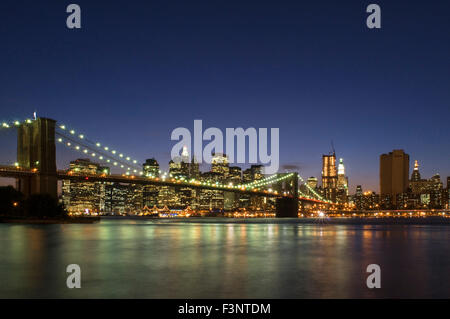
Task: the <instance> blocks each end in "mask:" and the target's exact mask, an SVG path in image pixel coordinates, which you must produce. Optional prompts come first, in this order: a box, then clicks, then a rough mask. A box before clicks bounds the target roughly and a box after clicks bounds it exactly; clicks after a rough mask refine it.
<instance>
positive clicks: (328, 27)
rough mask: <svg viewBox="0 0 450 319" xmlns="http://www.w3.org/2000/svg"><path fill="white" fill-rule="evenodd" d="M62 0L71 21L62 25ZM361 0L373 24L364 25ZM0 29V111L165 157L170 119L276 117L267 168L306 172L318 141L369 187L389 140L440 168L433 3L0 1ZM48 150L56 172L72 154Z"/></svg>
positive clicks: (217, 121) (443, 31) (447, 20)
mask: <svg viewBox="0 0 450 319" xmlns="http://www.w3.org/2000/svg"><path fill="white" fill-rule="evenodd" d="M70 3H77V4H79V5H80V6H81V10H82V29H80V30H70V29H68V28H67V27H66V18H67V16H68V14H67V13H66V6H67V5H69V4H70ZM370 3H377V4H379V5H380V6H381V9H382V29H381V30H370V29H368V28H367V27H366V17H367V16H368V14H367V13H366V12H365V11H366V10H365V9H366V7H367V5H368V4H370ZM0 41H1V42H0V43H1V47H0V66H1V72H0V106H1V113H0V120H11V119H16V118H17V119H24V118H26V117H31V116H32V113H33V111H35V110H37V112H38V115H39V116H44V117H51V118H54V119H56V120H58V122H60V123H64V124H66V125H69V126H71V127H73V128H75V129H77V130H78V131H80V132H83V133H84V134H85V135H86V136H89V137H91V139H94V140H98V141H99V142H102V143H104V144H108V145H110V146H111V147H115V148H117V149H118V150H120V151H122V152H123V153H125V154H129V155H130V156H134V157H135V158H137V159H139V160H144V159H146V158H149V157H156V158H157V160H158V161H159V162H160V164H161V166H162V167H163V168H165V169H166V168H167V162H168V161H169V159H170V158H169V157H170V156H169V154H170V150H171V148H172V146H173V145H174V144H175V142H173V141H171V140H170V133H171V131H172V130H173V129H175V128H176V127H186V128H189V129H192V128H193V121H194V119H202V120H203V126H204V127H205V128H206V127H218V128H221V129H223V130H224V131H225V128H226V127H232V128H236V127H244V128H247V127H255V128H261V127H268V128H271V127H278V128H280V139H281V141H280V161H281V164H282V165H286V166H285V167H290V168H298V169H299V170H300V174H301V175H302V176H303V177H305V178H306V177H309V176H316V177H319V176H320V171H321V156H322V154H326V153H328V152H330V151H331V140H332V141H333V142H334V146H335V149H336V155H337V157H338V158H339V157H343V158H344V162H345V164H346V168H347V173H348V176H349V182H350V191H351V193H353V192H354V190H355V187H356V185H357V184H362V185H363V188H364V190H368V189H371V190H378V169H379V167H378V165H379V155H380V154H382V153H386V152H389V151H391V150H392V149H394V148H401V149H404V150H405V151H406V152H407V153H408V154H410V157H411V164H410V166H412V165H413V160H415V159H417V160H419V162H420V163H421V173H422V176H423V177H425V178H429V177H431V175H433V174H434V173H436V172H439V173H440V174H441V177H443V178H446V177H447V176H449V175H450V147H449V146H450V129H449V124H450V76H449V75H450V58H449V57H450V2H449V1H447V0H445V1H444V0H442V1H398V0H396V1H379V0H372V1H361V0H346V1H336V0H329V1H323V0H318V1H308V2H304V1H298V0H297V1H282V0H277V1H263V0H259V1H247V0H238V1H235V0H226V1H214V0H208V1H188V0H183V1H168V0H165V1H151V0H148V1H130V0H128V1H92V0H89V1H80V0H71V1H39V0H34V1H18V0H2V1H1V2H0ZM11 136H12V135H11V134H10V133H6V132H3V131H0V143H1V145H4V146H3V149H6V150H7V151H6V152H3V151H2V152H1V155H0V162H2V163H6V162H8V161H14V160H15V158H14V157H15V156H14V154H15V150H14V143H9V142H8V140H10V137H11ZM8 143H9V144H8ZM10 144H11V145H12V147H13V148H10V147H11V145H10ZM6 145H7V146H6ZM58 152H59V153H58V156H60V157H59V165H60V167H61V168H62V167H64V166H65V165H67V160H68V159H75V158H76V157H78V156H80V155H78V154H77V153H64V151H63V150H62V149H61V150H60V149H58ZM60 154H62V155H60ZM282 169H283V168H282ZM411 169H412V168H411Z"/></svg>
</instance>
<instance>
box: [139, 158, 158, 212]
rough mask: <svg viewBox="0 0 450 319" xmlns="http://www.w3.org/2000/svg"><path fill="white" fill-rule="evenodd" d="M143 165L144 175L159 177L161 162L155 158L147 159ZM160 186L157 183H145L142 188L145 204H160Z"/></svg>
mask: <svg viewBox="0 0 450 319" xmlns="http://www.w3.org/2000/svg"><path fill="white" fill-rule="evenodd" d="M142 166H143V172H144V176H148V177H159V174H160V169H159V164H158V162H157V161H156V159H154V158H150V159H147V160H146V161H145V163H144V164H143V165H142ZM158 194H159V187H158V186H156V185H144V186H143V189H142V204H143V206H147V207H153V206H155V205H157V204H158Z"/></svg>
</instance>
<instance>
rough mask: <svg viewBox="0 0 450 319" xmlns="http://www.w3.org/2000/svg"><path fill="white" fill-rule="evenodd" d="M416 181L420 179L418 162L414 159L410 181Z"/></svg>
mask: <svg viewBox="0 0 450 319" xmlns="http://www.w3.org/2000/svg"><path fill="white" fill-rule="evenodd" d="M418 181H420V173H419V162H418V161H417V160H416V161H415V162H414V170H413V173H412V175H411V182H418Z"/></svg>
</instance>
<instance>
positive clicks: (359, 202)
mask: <svg viewBox="0 0 450 319" xmlns="http://www.w3.org/2000/svg"><path fill="white" fill-rule="evenodd" d="M354 202H355V206H356V208H357V209H358V210H361V209H363V208H364V202H363V190H362V186H361V185H358V186H356V192H355V196H354Z"/></svg>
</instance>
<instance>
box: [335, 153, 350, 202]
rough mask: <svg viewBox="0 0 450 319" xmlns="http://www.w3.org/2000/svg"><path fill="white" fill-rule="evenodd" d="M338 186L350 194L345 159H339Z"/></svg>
mask: <svg viewBox="0 0 450 319" xmlns="http://www.w3.org/2000/svg"><path fill="white" fill-rule="evenodd" d="M337 188H338V189H339V190H345V193H346V194H348V177H347V176H345V166H344V159H342V158H341V159H339V166H338V180H337Z"/></svg>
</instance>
